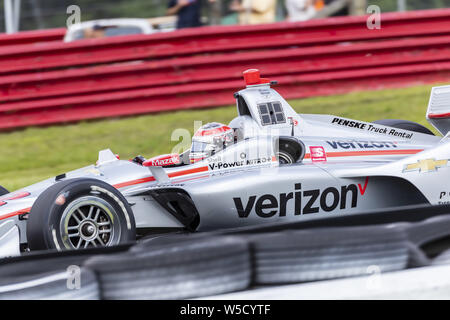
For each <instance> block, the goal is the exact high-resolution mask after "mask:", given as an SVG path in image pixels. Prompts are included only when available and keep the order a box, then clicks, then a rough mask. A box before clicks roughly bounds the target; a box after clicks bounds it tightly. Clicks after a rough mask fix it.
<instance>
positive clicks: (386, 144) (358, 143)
mask: <svg viewBox="0 0 450 320" xmlns="http://www.w3.org/2000/svg"><path fill="white" fill-rule="evenodd" d="M326 143H327V144H328V145H329V146H330V147H331V148H333V149H383V148H398V145H397V144H398V142H396V141H366V140H351V141H343V140H340V141H326Z"/></svg>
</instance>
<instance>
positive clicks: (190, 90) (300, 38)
mask: <svg viewBox="0 0 450 320" xmlns="http://www.w3.org/2000/svg"><path fill="white" fill-rule="evenodd" d="M449 18H450V10H447V9H443V10H428V11H415V12H408V13H387V14H384V15H382V18H381V29H379V30H378V29H374V30H369V29H367V25H366V20H367V17H341V18H329V19H323V20H313V21H307V22H299V23H286V22H283V23H276V24H270V25H259V26H222V27H205V28H197V29H185V30H179V31H175V32H170V33H160V34H154V35H135V36H127V37H116V38H108V39H98V40H84V41H77V42H73V43H63V42H48V43H41V44H38V45H36V44H26V45H7V46H0V116H1V117H2V122H1V123H0V130H2V129H3V130H5V129H13V128H17V127H24V126H30V125H45V124H51V123H61V122H71V121H78V120H83V119H94V118H103V117H115V116H123V115H134V114H142V113H151V112H161V111H170V110H179V109H186V108H203V107H214V106H221V105H227V104H231V103H233V97H232V94H231V93H232V92H233V91H234V90H237V89H239V88H240V87H242V85H243V84H242V82H241V80H240V79H241V72H242V71H243V70H245V69H247V68H249V67H256V68H259V69H260V70H261V72H262V73H263V74H264V75H265V76H268V77H272V78H274V79H276V80H279V83H280V86H279V87H278V90H279V91H280V93H282V94H283V95H284V96H285V97H286V98H302V97H309V96H317V95H328V94H340V93H346V92H349V91H354V90H364V89H380V88H390V87H400V86H405V85H413V84H422V83H430V82H445V81H448V80H449V79H450V19H449ZM17 37H18V38H19V39H20V37H21V36H20V34H19V35H18V36H17ZM3 38H4V37H3ZM3 38H2V37H1V36H0V44H1V43H2V41H4V42H5V41H6V40H2V39H3ZM25 38H26V37H25ZM28 38H32V37H30V36H28ZM10 40H11V41H13V39H12V38H11V39H10ZM17 41H18V40H17ZM13 43H14V42H13Z"/></svg>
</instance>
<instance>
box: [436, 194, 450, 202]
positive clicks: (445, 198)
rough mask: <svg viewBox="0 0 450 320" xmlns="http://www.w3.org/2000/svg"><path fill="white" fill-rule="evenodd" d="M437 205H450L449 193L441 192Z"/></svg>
mask: <svg viewBox="0 0 450 320" xmlns="http://www.w3.org/2000/svg"><path fill="white" fill-rule="evenodd" d="M438 204H450V192H448V191H441V192H440V193H439V201H438Z"/></svg>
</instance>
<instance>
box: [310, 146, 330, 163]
mask: <svg viewBox="0 0 450 320" xmlns="http://www.w3.org/2000/svg"><path fill="white" fill-rule="evenodd" d="M309 151H310V154H311V161H312V162H326V161H327V153H326V152H325V149H324V147H322V146H319V147H309Z"/></svg>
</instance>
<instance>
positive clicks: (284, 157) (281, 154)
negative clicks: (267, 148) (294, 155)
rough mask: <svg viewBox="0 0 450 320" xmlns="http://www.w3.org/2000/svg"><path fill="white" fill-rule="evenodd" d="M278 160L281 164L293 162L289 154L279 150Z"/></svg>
mask: <svg viewBox="0 0 450 320" xmlns="http://www.w3.org/2000/svg"><path fill="white" fill-rule="evenodd" d="M278 162H279V163H280V164H291V163H293V162H292V159H291V157H290V156H289V155H287V154H285V153H284V152H279V153H278Z"/></svg>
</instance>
